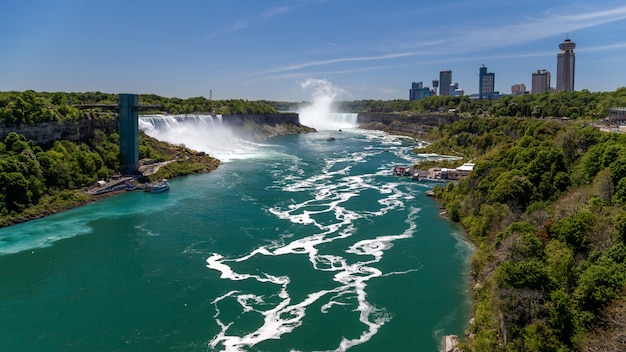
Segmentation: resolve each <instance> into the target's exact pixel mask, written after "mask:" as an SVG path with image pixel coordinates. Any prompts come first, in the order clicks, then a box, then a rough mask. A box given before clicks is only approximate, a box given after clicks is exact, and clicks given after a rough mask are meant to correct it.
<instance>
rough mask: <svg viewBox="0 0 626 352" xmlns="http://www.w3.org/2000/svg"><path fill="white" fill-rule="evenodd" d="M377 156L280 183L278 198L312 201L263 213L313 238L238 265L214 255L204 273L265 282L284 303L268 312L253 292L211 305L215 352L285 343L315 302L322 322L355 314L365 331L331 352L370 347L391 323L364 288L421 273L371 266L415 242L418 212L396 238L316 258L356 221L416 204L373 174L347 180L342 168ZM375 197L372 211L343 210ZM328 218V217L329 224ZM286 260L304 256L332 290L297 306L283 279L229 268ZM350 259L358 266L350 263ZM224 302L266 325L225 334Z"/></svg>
mask: <svg viewBox="0 0 626 352" xmlns="http://www.w3.org/2000/svg"><path fill="white" fill-rule="evenodd" d="M379 152H380V151H365V152H363V153H362V155H361V153H356V154H355V157H342V156H337V157H336V158H329V159H328V160H325V165H324V166H323V167H322V172H321V173H320V174H317V175H313V176H311V177H308V178H300V177H293V178H291V179H289V180H287V179H285V178H280V179H281V184H280V186H281V187H282V188H281V189H282V191H284V192H293V193H299V194H310V198H309V199H306V200H304V201H300V202H295V201H292V202H291V204H287V205H285V204H283V205H281V206H274V207H271V208H269V209H268V211H269V212H270V213H271V214H273V215H275V216H276V217H277V218H279V219H283V220H285V221H290V222H292V223H294V224H299V225H302V226H306V227H309V228H312V229H315V230H314V231H315V233H314V234H312V235H308V236H304V237H301V238H297V237H296V236H295V235H293V234H291V235H289V236H284V237H281V239H280V241H275V242H273V243H272V244H271V245H266V246H261V247H258V248H256V249H254V250H252V251H251V252H250V253H248V254H247V255H245V256H242V257H237V258H225V257H224V256H222V255H220V254H218V253H214V254H213V255H211V256H210V257H209V258H208V259H207V267H208V268H209V269H212V270H216V271H218V272H220V278H222V279H225V280H232V281H239V280H256V281H258V282H270V283H273V284H275V285H276V286H277V292H278V293H277V295H278V296H279V297H280V298H281V301H280V302H278V303H276V304H275V305H274V306H271V305H270V306H271V308H267V307H266V306H263V307H261V306H259V305H258V304H256V303H258V302H262V301H263V297H260V296H257V295H255V294H254V293H253V292H239V291H236V292H235V291H231V292H229V293H228V294H227V296H222V297H220V298H219V299H216V300H214V304H215V305H216V311H217V312H218V313H217V315H216V317H215V319H216V322H217V324H218V325H219V326H220V327H221V331H220V333H219V334H217V335H216V336H215V337H214V338H213V339H212V340H211V341H210V346H211V347H212V348H217V347H218V345H219V346H221V347H220V348H223V351H245V350H248V349H249V348H251V347H253V346H254V345H256V344H258V343H260V342H262V341H265V340H270V339H280V338H281V336H282V335H284V334H287V333H290V332H292V331H293V330H294V329H296V328H297V327H299V326H301V325H302V323H303V320H304V318H305V317H306V310H307V309H308V307H309V306H310V305H312V304H314V303H316V302H320V303H321V308H320V312H321V313H322V314H327V313H329V312H330V311H331V310H333V309H334V308H340V307H344V308H341V309H345V307H350V308H349V309H352V310H353V311H355V312H357V313H358V314H357V316H356V317H355V318H356V321H355V323H356V322H359V323H360V324H361V325H362V326H364V330H363V331H362V333H361V334H360V336H358V337H356V338H351V339H350V338H345V337H343V338H342V339H341V341H340V342H339V344H338V346H337V347H336V349H334V351H346V350H347V349H349V348H351V347H353V346H356V345H360V344H363V343H365V342H367V341H369V340H370V339H371V338H372V336H374V335H375V334H376V333H377V332H378V331H379V329H380V328H381V327H382V326H383V325H384V324H385V323H387V322H388V321H390V320H391V319H392V316H391V315H390V314H389V313H388V312H387V311H386V310H385V308H384V307H375V306H374V305H373V304H372V303H370V302H369V301H368V300H367V291H366V289H367V285H368V282H369V280H372V279H376V278H379V277H384V276H390V275H405V274H407V273H410V272H414V271H417V270H420V269H421V266H418V267H416V268H411V269H408V270H404V271H393V272H386V273H385V272H382V271H381V270H380V269H378V268H376V267H375V265H376V263H378V262H380V261H381V260H382V259H383V257H384V255H385V252H386V251H388V250H389V249H390V248H392V247H393V244H394V242H396V241H400V240H403V239H407V238H410V237H412V236H413V232H414V231H415V230H416V226H417V225H416V219H417V215H418V213H419V212H420V209H419V208H410V209H409V212H408V215H407V219H406V220H405V222H406V224H407V226H406V228H405V229H404V231H402V232H401V233H399V234H391V235H389V234H387V235H378V236H375V237H373V238H371V239H361V240H358V241H356V242H355V243H354V244H352V245H349V246H348V247H347V248H346V249H345V250H344V252H345V253H346V254H348V255H350V257H347V256H346V257H344V256H342V255H341V254H340V253H332V254H329V253H322V252H321V251H322V248H326V247H325V246H323V245H324V244H328V243H330V242H334V241H337V240H340V239H347V238H349V237H351V236H353V235H355V234H356V233H357V229H356V228H355V227H354V221H355V220H358V219H365V218H371V217H378V216H383V215H385V214H387V213H388V212H390V211H392V210H394V209H398V208H403V207H404V206H405V201H406V200H408V199H412V198H413V197H414V195H412V194H410V192H406V191H403V190H402V188H403V187H402V184H401V183H399V182H398V183H393V182H392V183H382V184H377V183H376V182H375V181H374V178H375V177H376V176H377V175H378V173H375V174H365V175H356V176H348V172H349V170H350V167H349V166H345V167H342V166H339V165H342V164H344V163H348V162H350V163H354V162H359V160H360V159H363V160H365V159H367V157H368V155H369V156H371V155H372V154H375V153H379ZM337 166H339V167H337ZM300 175H301V173H300ZM277 176H280V175H277ZM372 190H373V191H376V192H378V193H379V194H380V195H381V199H380V200H379V201H378V207H377V210H374V211H371V210H368V211H365V210H352V209H350V208H348V206H347V204H348V203H347V202H348V201H349V200H351V199H352V198H354V197H358V196H359V194H360V193H361V192H363V191H372ZM328 215H332V216H331V217H330V218H329V217H328ZM283 255H303V256H307V257H308V260H309V262H310V263H311V265H312V268H314V269H315V270H318V271H321V272H328V273H330V274H332V280H333V282H335V283H336V284H337V286H335V287H326V288H324V289H321V290H319V291H316V292H311V293H309V294H308V295H307V297H306V298H305V299H303V300H301V301H299V302H294V301H292V298H291V297H290V295H289V287H288V284H289V281H290V280H289V278H288V277H274V276H271V275H269V274H267V273H263V274H259V273H244V272H235V271H234V270H233V269H232V267H231V263H232V264H234V263H237V262H245V261H246V260H249V259H251V258H253V257H254V256H266V257H272V256H283ZM354 256H356V257H360V258H362V260H358V261H354ZM348 258H352V259H348ZM225 299H234V300H235V301H236V302H238V304H239V305H240V306H241V314H242V315H244V314H250V313H256V314H261V315H262V316H263V324H262V325H261V326H259V327H257V328H256V329H255V330H253V331H251V332H249V333H247V334H244V335H243V336H238V335H239V334H236V333H234V332H230V331H229V329H230V327H231V326H232V324H233V323H234V321H232V322H223V321H221V317H220V311H219V304H220V303H221V302H222V301H223V300H225ZM249 302H253V303H255V304H250V303H249ZM252 307H254V308H252Z"/></svg>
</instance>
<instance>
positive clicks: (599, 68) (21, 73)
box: [0, 0, 626, 101]
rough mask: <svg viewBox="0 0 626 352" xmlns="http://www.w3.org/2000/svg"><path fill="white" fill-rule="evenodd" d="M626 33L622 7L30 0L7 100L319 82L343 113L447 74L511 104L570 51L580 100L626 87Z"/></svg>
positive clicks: (294, 88)
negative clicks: (489, 87)
mask: <svg viewBox="0 0 626 352" xmlns="http://www.w3.org/2000/svg"><path fill="white" fill-rule="evenodd" d="M625 24H626V5H624V4H623V2H621V1H612V0H611V1H606V0H603V1H597V2H583V1H576V2H572V1H566V0H556V1H553V2H550V4H549V5H546V4H545V3H544V2H539V1H538V0H529V1H526V2H501V1H500V2H498V1H495V0H485V1H481V2H478V3H475V2H473V3H468V2H464V1H460V0H452V1H450V2H446V3H443V4H429V5H428V6H425V5H424V4H416V3H414V2H412V1H409V0H398V1H395V2H394V3H393V5H389V4H384V3H380V2H359V1H356V0H353V1H350V0H342V1H338V0H298V1H276V0H269V1H265V2H253V1H244V0H234V1H229V2H206V1H198V0H195V1H194V0H190V1H186V2H183V3H177V4H176V5H175V6H174V4H172V3H170V2H165V1H147V0H136V1H133V2H130V3H128V2H123V1H120V0H110V1H107V2H104V1H99V0H95V1H89V2H85V1H77V0H59V1H55V2H41V1H35V0H23V1H19V2H18V1H15V2H7V3H6V4H4V5H3V11H2V12H0V42H2V44H3V55H1V56H0V90H1V91H9V90H17V91H23V90H27V89H32V90H36V91H67V92H85V91H101V92H108V93H139V94H158V95H162V96H166V97H180V98H187V97H194V96H204V97H207V98H208V97H209V96H210V95H211V94H210V92H212V97H213V98H214V99H247V100H259V99H268V100H283V101H302V100H309V99H310V98H311V91H310V90H311V88H310V85H307V84H305V82H308V81H309V80H317V81H319V82H326V84H328V85H329V86H330V87H332V89H333V92H335V93H337V95H336V98H337V99H342V100H358V99H381V100H391V99H406V98H407V82H412V81H424V82H431V80H436V79H438V78H439V77H438V74H439V72H440V71H445V70H450V71H452V72H453V74H454V77H453V79H452V82H451V83H458V85H459V87H460V88H463V89H464V90H465V94H466V95H471V94H478V93H479V82H478V80H477V74H476V73H477V70H478V68H479V67H480V66H481V65H483V64H484V65H486V66H487V67H489V71H490V72H494V73H495V74H496V76H497V80H496V82H495V91H499V92H501V93H506V92H509V91H510V87H511V86H512V85H514V84H519V83H524V84H525V85H526V86H527V87H528V86H530V85H531V79H532V78H531V75H532V73H533V72H536V71H537V70H538V69H546V70H548V71H550V72H553V73H554V75H555V76H556V72H557V67H556V66H557V63H556V58H555V56H556V53H557V51H558V43H560V42H562V41H563V39H564V38H566V37H569V38H572V40H573V41H575V42H576V43H577V47H576V56H577V60H576V61H577V62H576V85H575V89H576V90H582V89H588V90H590V91H613V90H615V89H617V88H619V87H622V86H626V70H623V69H622V65H623V57H626V25H625ZM412 28H419V30H412ZM552 84H553V85H554V86H556V82H553V83H552ZM307 87H308V88H307ZM445 89H446V87H444V86H443V85H442V84H441V82H440V85H439V93H440V92H441V91H442V90H445Z"/></svg>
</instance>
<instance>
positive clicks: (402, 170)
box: [392, 166, 411, 176]
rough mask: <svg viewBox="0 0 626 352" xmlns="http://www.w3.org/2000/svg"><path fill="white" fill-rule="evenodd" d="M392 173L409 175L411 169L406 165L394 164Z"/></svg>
mask: <svg viewBox="0 0 626 352" xmlns="http://www.w3.org/2000/svg"><path fill="white" fill-rule="evenodd" d="M392 174H393V175H394V176H410V175H411V171H410V170H409V168H407V167H404V166H396V167H394V168H393V171H392Z"/></svg>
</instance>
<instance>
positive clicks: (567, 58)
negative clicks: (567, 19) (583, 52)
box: [556, 38, 576, 92]
mask: <svg viewBox="0 0 626 352" xmlns="http://www.w3.org/2000/svg"><path fill="white" fill-rule="evenodd" d="M574 48H576V43H574V42H572V41H571V40H570V39H569V38H567V39H565V41H563V43H561V44H559V49H561V52H559V53H558V54H557V55H556V91H557V92H571V91H573V90H574V71H575V63H576V54H574Z"/></svg>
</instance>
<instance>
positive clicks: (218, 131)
mask: <svg viewBox="0 0 626 352" xmlns="http://www.w3.org/2000/svg"><path fill="white" fill-rule="evenodd" d="M139 129H141V130H142V131H144V132H145V133H146V134H147V135H148V136H150V137H153V138H156V139H158V140H160V141H164V142H168V143H171V144H177V145H180V144H182V145H184V146H186V147H187V148H190V149H193V150H196V151H202V152H205V153H207V154H209V155H210V156H212V157H214V158H217V159H219V160H220V161H222V162H228V161H231V160H234V159H247V158H250V157H258V156H259V152H260V151H259V145H258V144H255V143H252V142H248V141H245V140H242V139H239V138H237V137H236V136H234V135H233V133H232V131H231V130H230V128H228V127H227V126H224V124H223V121H222V115H216V116H212V115H208V114H207V115H142V116H139Z"/></svg>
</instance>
